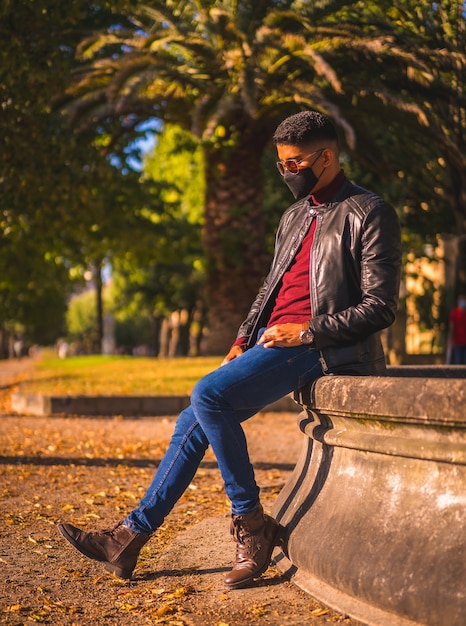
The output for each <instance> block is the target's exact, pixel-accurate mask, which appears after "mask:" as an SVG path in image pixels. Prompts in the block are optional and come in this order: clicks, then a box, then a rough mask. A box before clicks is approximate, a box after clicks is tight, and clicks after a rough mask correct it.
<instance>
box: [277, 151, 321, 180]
mask: <svg viewBox="0 0 466 626" xmlns="http://www.w3.org/2000/svg"><path fill="white" fill-rule="evenodd" d="M324 150H325V148H320V149H319V150H314V152H311V153H310V154H307V155H306V156H303V157H301V158H299V159H286V161H277V168H278V171H279V172H280V174H281V175H282V176H285V170H288V171H289V172H291V174H299V169H300V168H299V166H300V164H301V163H302V162H303V161H305V160H306V159H308V158H309V157H311V156H312V155H313V154H317V152H323V151H324ZM317 158H318V157H317ZM316 160H317V159H316Z"/></svg>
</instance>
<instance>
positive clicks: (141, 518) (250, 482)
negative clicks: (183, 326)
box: [125, 344, 323, 533]
mask: <svg viewBox="0 0 466 626" xmlns="http://www.w3.org/2000/svg"><path fill="white" fill-rule="evenodd" d="M319 356H320V355H319V352H318V351H316V350H312V349H311V348H309V347H308V346H297V347H292V348H282V347H273V348H264V347H263V345H262V344H256V345H255V346H254V347H253V348H250V349H249V350H247V351H246V352H244V353H243V354H242V355H241V356H239V357H237V358H236V359H233V361H230V362H229V363H227V364H226V365H223V366H222V367H219V368H218V369H216V370H214V371H213V372H211V373H210V374H207V376H204V377H203V378H201V380H200V381H199V382H198V383H197V384H196V386H195V387H194V389H193V392H192V394H191V405H190V406H189V407H188V408H186V409H185V410H184V411H182V412H181V413H180V415H179V417H178V419H177V422H176V425H175V430H174V433H173V436H172V439H171V441H170V445H169V447H168V449H167V451H166V453H165V455H164V457H163V459H162V461H161V463H160V465H159V467H158V469H157V472H156V474H155V477H154V479H153V481H152V483H151V485H150V486H149V489H148V490H147V492H146V494H145V496H144V497H143V499H142V500H141V502H140V503H139V505H138V506H137V507H136V508H135V509H134V510H133V511H132V512H131V513H130V514H129V515H128V517H127V518H126V520H125V524H126V525H127V526H129V528H131V529H132V530H134V531H136V532H145V533H151V532H153V531H154V530H156V529H157V528H158V527H159V526H160V525H161V524H162V523H163V520H164V519H165V517H166V516H167V514H168V513H169V512H170V511H171V509H172V508H173V507H174V505H175V504H176V502H177V501H178V500H179V498H180V497H181V496H182V495H183V493H184V491H185V490H186V488H187V487H188V485H189V484H190V483H191V481H192V479H193V477H194V475H195V473H196V471H197V468H198V467H199V465H200V463H201V461H202V459H203V457H204V454H205V452H206V450H207V447H208V446H209V444H210V445H211V446H212V450H213V452H214V454H215V456H216V458H217V463H218V466H219V469H220V472H221V474H222V478H223V481H224V484H225V491H226V493H227V495H228V497H229V499H230V500H231V506H232V513H233V514H234V515H245V514H247V513H250V512H252V511H253V510H254V509H256V508H257V507H258V506H259V503H260V502H259V487H258V486H257V484H256V481H255V478H254V470H253V467H252V465H251V462H250V460H249V454H248V449H247V443H246V437H245V435H244V431H243V428H242V426H241V422H244V421H245V420H247V419H248V418H250V417H252V416H253V415H255V414H256V413H258V412H259V411H260V410H261V409H263V408H264V407H265V406H266V405H267V404H270V403H271V402H275V401H276V400H279V399H280V398H282V397H284V396H286V395H287V394H288V393H290V392H291V391H293V390H294V389H296V388H298V387H301V386H303V385H306V384H309V383H310V382H311V381H313V380H315V379H317V378H318V377H320V376H322V374H323V372H322V367H321V364H320V361H319ZM279 436H280V433H277V437H279Z"/></svg>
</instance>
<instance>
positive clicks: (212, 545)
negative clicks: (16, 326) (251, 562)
mask: <svg viewBox="0 0 466 626" xmlns="http://www.w3.org/2000/svg"><path fill="white" fill-rule="evenodd" d="M0 369H1V368H0ZM23 374H24V369H23V370H22V371H21V372H20V373H19V374H18V375H20V376H21V375H23ZM8 384H9V385H11V379H10V381H9V383H8ZM0 385H1V382H0ZM174 419H175V418H174V417H173V416H171V417H170V416H168V417H166V418H144V419H124V420H122V419H113V418H79V417H76V418H37V417H21V416H12V415H8V414H5V413H4V414H3V415H0V421H1V434H0V475H1V479H0V486H1V489H0V515H1V521H2V524H1V530H0V537H1V547H0V563H1V567H2V577H1V578H2V580H1V583H0V623H1V624H8V625H10V626H13V625H18V626H19V625H23V624H24V625H26V624H28V625H29V624H31V623H34V622H38V623H44V624H54V625H63V626H72V625H81V624H86V625H87V624H92V625H93V626H104V625H110V626H113V625H119V624H124V625H125V626H126V625H128V626H131V625H133V624H134V625H138V626H142V625H145V624H170V625H173V626H240V625H241V626H243V625H244V624H251V625H256V624H261V625H264V626H265V625H271V626H283V625H284V624H289V625H294V626H302V625H304V624H313V625H314V624H315V625H322V626H324V625H327V624H335V623H338V624H347V625H354V624H355V622H353V621H351V620H350V619H348V618H346V619H345V618H344V617H343V616H340V615H338V614H337V613H334V612H332V611H329V610H328V609H325V607H322V606H320V605H319V604H318V603H317V602H315V601H313V600H312V599H311V598H310V597H309V596H308V595H306V594H304V593H303V592H301V591H300V590H299V589H298V588H296V587H295V586H294V585H293V584H290V583H289V582H287V581H286V580H284V579H283V577H282V576H281V575H280V573H279V572H278V570H276V569H274V568H273V567H270V568H269V570H268V571H267V573H266V575H265V576H264V577H263V578H262V579H261V581H260V582H259V583H258V584H257V585H256V586H255V587H252V588H250V589H243V590H238V591H227V590H225V589H224V587H223V578H224V576H225V572H226V571H227V570H228V569H229V567H230V566H231V563H232V559H233V556H234V545H233V543H232V542H231V541H230V539H229V535H228V525H229V519H228V510H229V507H228V502H227V500H226V497H225V495H224V492H223V488H222V483H221V479H220V475H219V472H218V469H217V466H216V463H215V459H214V458H213V456H212V455H211V454H210V453H208V455H207V456H206V458H205V460H204V462H203V464H202V466H201V468H200V470H199V472H198V474H197V475H196V477H195V480H194V481H193V483H192V485H191V486H190V488H189V489H188V490H187V492H186V494H185V496H184V497H183V498H182V500H180V502H179V503H178V504H177V506H176V507H175V509H174V511H173V512H172V514H171V515H170V516H169V518H167V520H166V522H165V524H164V525H163V526H162V527H161V528H160V529H159V531H158V532H157V533H156V535H155V536H154V537H153V538H152V539H151V541H150V542H149V543H148V544H147V545H146V547H145V548H144V549H143V551H142V554H141V559H140V562H139V564H138V567H137V568H136V571H135V578H134V580H133V581H131V582H122V581H120V580H119V579H117V578H115V577H112V576H111V575H109V574H107V573H105V572H104V570H103V568H102V567H101V566H100V565H99V564H98V563H95V562H92V561H89V560H88V559H85V558H84V557H81V556H80V555H79V554H78V553H76V552H75V551H74V550H73V549H72V548H71V547H70V546H69V545H68V544H67V543H66V542H65V541H64V540H63V539H62V538H61V536H60V535H59V534H58V532H57V530H56V523H57V522H58V521H69V522H72V523H75V524H77V525H81V526H82V527H85V528H87V529H96V528H107V527H109V526H111V525H113V524H114V523H115V522H117V521H118V520H119V519H121V518H122V517H124V515H126V513H127V512H128V511H129V510H130V509H131V508H133V507H134V505H135V504H136V503H137V501H138V500H139V498H140V497H141V495H142V494H143V493H144V491H145V489H146V487H147V485H148V484H149V482H150V480H151V478H152V475H153V473H154V470H155V468H156V466H157V464H158V462H159V460H160V458H161V456H162V455H163V452H164V450H165V448H166V446H167V443H168V440H169V438H170V436H171V433H172V430H173V425H174ZM246 431H247V435H248V440H249V442H250V453H251V458H252V460H253V462H254V464H255V467H256V472H257V479H258V482H259V484H260V485H261V488H262V498H263V501H264V504H265V506H266V508H268V507H270V505H271V503H272V502H273V500H274V498H275V496H276V494H277V493H278V492H279V490H280V489H281V488H282V486H283V484H284V483H285V481H286V480H287V479H288V477H289V475H290V473H291V471H292V469H293V465H294V462H295V460H296V457H297V455H298V453H299V450H300V446H301V435H300V434H299V432H298V429H297V427H296V414H293V413H264V414H260V415H258V416H257V417H256V418H254V419H253V420H251V421H250V422H248V423H247V424H246Z"/></svg>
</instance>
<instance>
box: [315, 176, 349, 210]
mask: <svg viewBox="0 0 466 626" xmlns="http://www.w3.org/2000/svg"><path fill="white" fill-rule="evenodd" d="M345 179H346V176H345V173H344V171H343V170H340V171H339V172H338V174H337V175H336V176H335V178H334V179H333V180H332V181H331V182H330V183H329V184H328V185H326V186H325V187H322V189H319V190H318V191H316V193H315V194H311V195H310V196H309V200H310V201H311V203H312V204H315V205H318V204H325V202H328V201H329V200H331V199H332V198H333V197H334V196H335V195H336V193H337V191H338V190H339V189H340V187H341V186H342V185H343V183H344V182H345Z"/></svg>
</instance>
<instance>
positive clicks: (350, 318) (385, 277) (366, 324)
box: [310, 199, 402, 350]
mask: <svg viewBox="0 0 466 626" xmlns="http://www.w3.org/2000/svg"><path fill="white" fill-rule="evenodd" d="M356 239H357V241H353V242H352V245H351V246H350V248H351V254H350V255H349V258H348V260H347V261H346V263H344V264H342V265H344V267H345V271H346V277H345V280H346V283H347V284H353V285H356V289H353V292H352V293H351V294H350V298H349V301H347V302H345V307H344V308H343V307H342V306H341V303H339V302H338V298H335V299H334V301H333V302H331V303H330V305H329V301H328V299H327V306H326V311H325V313H322V314H320V315H319V314H318V313H319V308H318V306H317V314H316V316H315V317H313V319H312V320H311V322H310V325H311V329H312V330H313V332H314V335H315V347H316V348H317V349H319V350H321V349H323V348H326V347H328V346H337V345H345V344H351V343H355V342H358V341H361V340H362V339H365V338H366V337H368V336H369V335H371V334H372V333H375V332H377V331H380V330H382V329H383V328H386V327H388V326H389V325H390V324H392V323H393V321H394V319H395V313H396V309H397V303H398V292H399V284H400V272H401V253H402V251H401V232H400V225H399V221H398V217H397V215H396V213H395V210H394V209H393V208H392V207H391V206H390V205H389V204H387V203H386V202H384V201H382V200H381V199H379V201H378V202H376V203H375V205H374V206H373V207H372V208H371V209H370V210H369V211H368V213H367V214H366V215H365V216H364V218H363V219H362V220H361V224H360V230H358V234H357V237H356ZM327 263H329V264H330V263H331V259H327ZM329 266H330V265H329ZM329 271H330V270H329ZM355 278H357V280H355ZM326 280H327V281H328V280H329V276H327V277H326ZM358 282H359V285H358V284H357V283H358ZM321 297H323V298H325V297H326V294H325V293H324V292H323V290H322V289H320V290H319V289H317V288H316V291H315V301H316V302H317V303H318V301H319V298H321ZM348 304H349V306H348Z"/></svg>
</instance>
